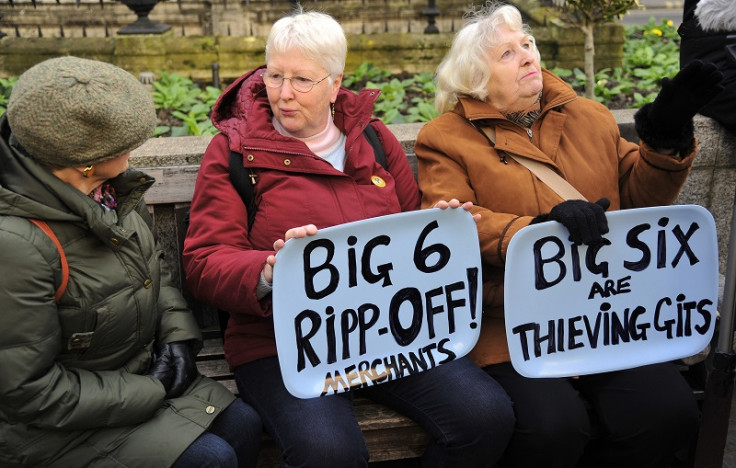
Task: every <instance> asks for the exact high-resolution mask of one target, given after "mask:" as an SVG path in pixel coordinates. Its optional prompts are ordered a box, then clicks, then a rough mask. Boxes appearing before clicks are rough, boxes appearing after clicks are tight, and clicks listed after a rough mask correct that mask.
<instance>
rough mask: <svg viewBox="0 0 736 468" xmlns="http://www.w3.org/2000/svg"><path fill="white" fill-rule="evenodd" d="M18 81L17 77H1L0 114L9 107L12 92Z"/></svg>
mask: <svg viewBox="0 0 736 468" xmlns="http://www.w3.org/2000/svg"><path fill="white" fill-rule="evenodd" d="M16 81H18V78H17V77H11V78H0V115H3V114H4V113H5V109H6V108H7V107H8V100H9V99H10V92H11V91H12V90H13V85H14V84H15V82H16Z"/></svg>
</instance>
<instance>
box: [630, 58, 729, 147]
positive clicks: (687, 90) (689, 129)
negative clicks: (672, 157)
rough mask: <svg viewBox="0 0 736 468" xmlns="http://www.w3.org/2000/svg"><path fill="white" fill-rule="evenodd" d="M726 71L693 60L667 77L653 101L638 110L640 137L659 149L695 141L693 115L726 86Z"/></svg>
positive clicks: (635, 119)
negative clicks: (724, 75) (724, 81)
mask: <svg viewBox="0 0 736 468" xmlns="http://www.w3.org/2000/svg"><path fill="white" fill-rule="evenodd" d="M722 81H723V73H721V72H720V71H719V70H718V67H716V66H715V65H713V64H712V63H703V62H701V61H700V60H695V61H693V62H690V63H689V64H687V66H685V68H683V69H682V70H680V72H679V73H678V74H677V75H675V77H674V78H672V79H669V78H664V79H663V80H662V89H661V90H660V92H659V94H658V95H657V97H656V98H655V99H654V101H653V102H651V103H649V104H646V105H644V106H642V108H641V109H639V110H638V111H637V112H636V114H634V122H635V124H636V132H637V133H638V134H639V138H641V140H642V141H644V142H645V143H646V144H647V145H649V146H651V147H652V148H655V149H674V150H676V151H677V152H678V153H679V152H681V151H684V150H687V149H689V148H690V147H691V146H692V144H693V134H694V130H695V129H694V127H693V117H694V116H695V114H697V113H698V111H699V110H700V109H701V108H702V107H703V106H704V105H706V104H708V103H709V102H710V101H711V100H712V99H713V98H714V97H716V96H717V95H718V94H720V93H721V92H722V91H723V90H724V89H725V88H724V87H723V85H722V84H721V82H722Z"/></svg>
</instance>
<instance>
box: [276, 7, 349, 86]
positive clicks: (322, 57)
mask: <svg viewBox="0 0 736 468" xmlns="http://www.w3.org/2000/svg"><path fill="white" fill-rule="evenodd" d="M293 49H296V50H298V51H299V52H301V53H302V54H304V56H305V57H306V58H308V59H310V60H314V61H316V62H319V63H320V64H322V65H323V66H324V67H325V69H326V70H327V72H328V73H329V74H330V77H331V80H334V79H335V78H337V76H338V75H340V74H342V73H343V71H344V70H345V59H346V57H347V53H348V42H347V39H346V38H345V31H344V30H343V29H342V26H341V25H340V23H338V22H337V20H335V18H333V17H332V16H330V15H328V14H326V13H320V12H317V11H307V12H305V11H303V10H302V7H301V6H297V9H296V11H295V12H294V13H293V14H291V15H289V16H285V17H283V18H281V19H279V20H278V21H276V22H275V23H274V24H273V26H272V27H271V31H270V32H269V33H268V39H266V62H268V59H269V57H270V56H271V54H282V53H285V52H287V51H289V50H293Z"/></svg>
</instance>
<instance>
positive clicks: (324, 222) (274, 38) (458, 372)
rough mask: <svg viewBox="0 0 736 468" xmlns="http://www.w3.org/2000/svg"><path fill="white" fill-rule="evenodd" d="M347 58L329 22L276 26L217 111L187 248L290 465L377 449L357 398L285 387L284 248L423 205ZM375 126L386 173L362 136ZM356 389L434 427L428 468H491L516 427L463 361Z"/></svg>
mask: <svg viewBox="0 0 736 468" xmlns="http://www.w3.org/2000/svg"><path fill="white" fill-rule="evenodd" d="M346 51H347V41H346V38H345V34H344V32H343V30H342V27H341V26H340V25H339V24H338V23H337V22H336V21H335V20H334V19H333V18H331V17H329V16H327V15H324V14H321V13H316V12H308V13H301V12H300V13H297V14H295V15H292V16H288V17H286V18H283V19H281V20H279V21H277V22H276V23H275V24H274V26H273V28H272V30H271V33H270V35H269V37H268V41H267V46H266V66H265V67H261V68H258V69H255V70H252V71H250V72H248V73H246V74H245V75H244V76H242V77H241V78H239V79H238V80H237V81H235V82H234V83H233V84H232V85H231V86H230V87H229V88H228V89H227V90H226V91H225V92H224V94H223V95H222V97H221V98H220V100H219V102H218V103H217V105H216V107H215V110H214V114H213V122H214V124H215V125H216V126H217V128H219V129H220V130H221V131H222V134H221V135H218V136H216V137H215V138H214V139H213V140H212V142H211V144H210V146H209V148H208V149H207V151H206V153H205V156H204V159H203V161H202V165H201V169H200V173H199V178H198V180H197V184H196V187H195V192H194V196H193V199H192V207H191V225H190V228H189V232H188V237H187V242H186V244H185V249H184V264H185V269H186V274H187V282H188V284H189V287H190V288H191V290H192V291H193V292H194V294H195V295H196V296H198V297H199V298H200V299H203V300H205V301H207V302H209V303H211V304H213V305H215V306H217V307H218V308H219V309H222V310H225V311H227V312H228V313H229V316H230V318H229V322H228V325H227V330H226V332H225V353H226V356H227V360H228V363H229V365H230V367H231V368H232V369H233V370H234V374H235V378H236V381H237V384H238V389H239V391H240V396H241V397H242V398H243V399H244V400H245V401H246V402H250V404H251V405H253V407H254V408H256V409H257V410H258V412H259V413H260V415H261V417H262V419H263V421H264V425H265V427H266V430H267V431H268V433H269V434H270V435H271V436H272V437H273V438H274V439H275V440H276V442H277V443H278V445H279V446H280V448H281V451H282V454H283V463H284V464H285V466H305V467H306V466H312V467H325V466H333V467H341V468H342V467H358V466H367V463H368V450H367V448H366V444H365V441H364V440H363V436H362V433H361V431H360V429H359V427H358V425H357V422H356V419H355V415H354V413H353V405H352V398H353V392H348V393H341V394H338V395H332V396H326V397H317V398H311V399H299V398H296V397H294V396H292V395H291V394H289V393H288V392H287V390H286V388H285V386H284V383H283V381H282V378H281V374H280V370H279V363H278V359H277V351H276V345H275V340H274V322H273V315H272V313H273V310H272V304H271V282H272V279H273V265H274V263H275V261H276V257H275V253H276V251H278V250H279V249H280V248H281V247H283V245H284V240H288V239H289V238H292V237H302V236H305V235H313V234H315V233H316V232H317V229H321V228H325V227H328V226H333V225H336V224H341V223H346V222H350V221H357V220H362V219H365V218H371V217H376V216H381V215H388V214H392V213H399V212H402V211H410V210H416V209H418V208H419V206H420V195H419V191H418V188H417V185H416V182H415V180H414V176H413V173H412V171H411V169H410V167H409V165H408V162H407V158H406V155H405V154H404V152H403V150H402V148H401V145H400V144H399V142H398V141H397V140H396V138H395V137H394V136H393V135H392V134H391V132H390V131H389V130H388V129H387V128H386V126H385V125H383V124H382V123H381V122H380V121H378V120H375V119H372V118H371V114H372V110H373V104H374V102H375V100H376V98H377V97H378V91H375V90H364V91H362V92H361V93H359V94H357V95H356V94H355V93H353V92H351V91H348V90H346V89H344V88H341V87H340V84H341V81H342V76H343V68H344V65H345V58H346ZM368 125H370V126H371V127H372V128H373V130H374V131H375V133H376V134H377V136H378V140H379V141H380V143H381V146H382V148H383V151H384V153H385V155H386V160H387V161H386V162H387V165H386V168H384V167H383V166H381V165H380V164H379V163H377V162H376V158H375V155H374V151H373V148H372V146H371V145H370V143H369V141H368V140H367V139H366V136H365V135H364V129H365V128H366V126H368ZM231 151H233V152H236V153H240V154H242V156H243V159H242V160H243V162H242V164H243V165H244V166H245V169H246V170H247V171H248V174H249V175H251V176H252V177H251V178H252V180H253V183H254V185H253V194H254V197H253V198H254V202H255V205H256V207H257V210H256V212H255V215H254V216H251V217H252V225H249V213H248V212H247V207H246V206H245V205H244V203H243V201H242V200H241V198H240V196H239V195H238V192H237V191H236V189H235V188H234V186H233V184H232V183H231V182H230V180H229V169H228V164H229V163H228V159H229V154H230V152H231ZM447 205H448V203H445V202H442V203H440V206H444V207H447ZM459 205H460V204H459V203H458V202H457V201H453V202H452V206H453V207H455V208H457V207H459ZM251 215H252V214H251ZM360 392H364V393H365V394H367V395H368V396H369V397H370V398H373V399H376V400H379V401H381V402H383V403H385V404H387V405H389V406H391V407H393V408H395V409H397V410H398V411H400V412H402V413H404V414H406V415H408V416H409V417H411V418H413V419H415V420H416V421H417V422H418V423H419V424H420V425H422V426H423V427H424V428H425V429H426V430H427V431H428V432H429V434H430V435H431V441H430V442H429V444H428V446H427V449H426V451H425V454H424V457H423V458H422V461H423V465H424V466H458V467H460V466H462V467H481V466H492V465H493V464H494V463H495V462H496V461H497V460H498V458H499V457H500V456H501V454H502V452H503V450H504V448H505V446H506V443H507V442H508V439H509V437H510V435H511V431H512V428H513V415H512V413H513V412H512V410H511V405H510V401H509V399H508V397H507V396H506V394H505V393H504V392H503V390H502V389H501V388H500V386H499V385H498V384H497V383H496V381H495V380H493V378H491V377H490V376H489V375H487V374H485V373H484V372H483V371H481V370H480V369H479V368H478V367H477V366H475V365H474V364H473V363H472V362H471V361H470V360H469V359H467V358H460V359H456V360H454V361H451V362H449V363H446V364H443V365H441V366H439V367H435V368H433V369H430V370H428V371H425V372H422V373H420V374H415V375H412V376H408V377H404V378H401V379H398V380H393V381H390V382H385V383H382V384H380V385H375V386H372V387H368V388H366V389H362V390H360ZM481 395H482V398H481Z"/></svg>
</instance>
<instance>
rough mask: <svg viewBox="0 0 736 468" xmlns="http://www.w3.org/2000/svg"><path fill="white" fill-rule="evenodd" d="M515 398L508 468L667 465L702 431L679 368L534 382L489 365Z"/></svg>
mask: <svg viewBox="0 0 736 468" xmlns="http://www.w3.org/2000/svg"><path fill="white" fill-rule="evenodd" d="M484 370H485V371H486V372H487V373H488V374H490V375H491V376H492V377H494V378H495V379H496V380H497V381H498V382H499V383H500V384H501V386H502V387H503V388H504V389H505V390H506V392H507V393H508V394H509V396H510V397H511V400H512V401H513V403H514V412H515V414H516V428H515V432H514V435H513V436H512V439H511V442H510V444H509V446H508V448H507V450H506V453H505V455H504V459H503V462H502V464H501V466H502V467H514V468H516V467H529V468H537V467H542V466H543V467H545V468H554V467H560V468H562V467H569V468H573V467H578V468H582V467H585V468H588V467H591V468H593V467H595V468H604V467H615V468H622V467H626V468H636V467H647V468H654V467H662V468H666V467H669V466H670V464H671V463H672V461H673V459H674V454H675V453H676V452H677V451H678V450H680V449H682V448H683V447H685V446H687V445H688V444H689V443H690V442H691V441H692V439H693V437H694V436H695V434H696V433H697V427H698V419H699V410H698V406H697V403H696V401H695V398H694V396H693V394H692V390H691V389H690V387H689V386H688V384H687V382H686V381H685V379H684V378H683V377H682V376H681V375H680V372H679V371H678V370H677V369H676V368H675V366H674V365H672V364H669V363H666V364H655V365H650V366H644V367H638V368H635V369H630V370H624V371H617V372H608V373H603V374H595V375H586V376H581V377H579V378H576V379H569V378H554V379H531V378H526V377H523V376H521V375H520V374H519V373H517V372H516V371H515V370H514V368H513V367H512V365H511V363H503V364H494V365H490V366H487V367H485V368H484Z"/></svg>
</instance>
